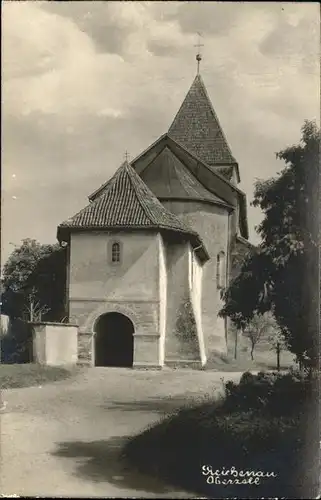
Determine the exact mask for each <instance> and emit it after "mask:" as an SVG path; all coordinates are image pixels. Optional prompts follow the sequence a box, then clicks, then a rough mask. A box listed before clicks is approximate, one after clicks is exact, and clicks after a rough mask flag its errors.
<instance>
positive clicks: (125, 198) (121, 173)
mask: <svg viewBox="0 0 321 500" xmlns="http://www.w3.org/2000/svg"><path fill="white" fill-rule="evenodd" d="M90 229H91V230H98V229H144V230H146V229H157V230H160V231H162V230H165V231H175V232H178V233H180V234H184V235H186V236H187V237H188V238H189V239H190V241H191V243H192V245H193V247H194V248H196V247H199V248H200V250H201V253H200V256H201V257H202V258H203V259H205V260H207V259H208V254H207V251H206V249H205V247H204V245H203V243H202V241H201V239H200V237H199V235H198V234H197V233H196V232H194V231H193V230H192V229H191V228H190V227H189V226H187V225H186V224H184V223H183V222H182V221H181V220H180V219H179V218H178V217H177V216H176V215H174V214H172V213H171V212H170V211H169V210H167V209H166V208H165V207H164V206H163V205H162V204H161V202H160V201H159V200H158V199H157V198H156V196H155V195H154V194H153V193H152V192H151V191H150V189H149V188H148V187H147V186H146V184H145V183H144V181H143V180H142V179H141V178H140V177H139V175H138V174H137V173H136V172H135V170H134V169H133V168H132V167H131V166H130V165H129V164H128V162H127V161H125V162H124V163H123V164H122V165H121V166H120V167H119V169H118V170H117V171H116V173H115V174H114V176H113V177H112V178H111V179H110V181H109V183H108V184H107V185H106V186H105V188H104V192H103V193H102V194H101V195H100V196H98V197H97V198H96V199H95V200H94V201H93V202H92V203H90V204H89V205H87V206H86V207H85V208H83V209H82V210H81V211H80V212H78V213H77V214H76V215H74V216H73V217H71V218H70V219H68V220H66V221H65V222H63V223H62V224H60V225H59V226H58V234H57V237H58V240H64V239H65V240H67V238H68V234H69V233H70V231H72V230H90Z"/></svg>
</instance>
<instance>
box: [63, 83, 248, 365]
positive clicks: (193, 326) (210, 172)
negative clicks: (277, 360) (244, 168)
mask: <svg viewBox="0 0 321 500" xmlns="http://www.w3.org/2000/svg"><path fill="white" fill-rule="evenodd" d="M239 182H240V173H239V167H238V163H237V161H236V160H235V158H234V157H233V155H232V152H231V150H230V147H229V145H228V142H227V140H226V137H225V135H224V132H223V130H222V128H221V126H220V124H219V121H218V118H217V115H216V113H215V111H214V108H213V106H212V104H211V101H210V99H209V96H208V93H207V90H206V88H205V85H204V82H203V80H202V77H201V76H200V75H199V74H197V76H196V78H195V80H194V82H193V84H192V86H191V88H190V89H189V91H188V93H187V95H186V97H185V99H184V101H183V103H182V105H181V107H180V109H179V111H178V113H177V115H176V117H175V118H174V121H173V123H172V124H171V126H170V128H169V130H168V132H167V133H166V134H164V135H162V136H161V137H160V138H159V139H158V140H157V141H156V142H154V143H153V144H152V145H151V146H149V147H148V148H147V149H145V151H143V152H142V153H141V154H140V155H139V156H138V157H137V158H135V159H134V160H133V161H131V162H130V163H128V162H127V161H126V162H125V163H124V164H123V165H121V166H120V167H119V169H118V170H117V171H116V173H115V174H114V175H113V177H112V178H111V179H109V180H108V181H107V182H106V183H105V184H103V185H102V186H101V187H99V188H98V189H97V190H96V191H95V192H94V193H92V194H91V195H90V196H89V204H88V205H87V206H86V207H85V208H84V209H82V210H81V211H80V212H79V213H77V214H76V215H74V216H73V217H71V218H70V219H68V220H66V221H65V222H63V223H62V224H60V225H59V226H58V232H57V237H58V240H59V241H60V242H61V243H62V244H64V245H67V249H68V269H67V287H66V289H67V306H68V313H69V318H70V321H72V322H75V323H77V325H78V326H79V333H78V356H79V360H80V361H86V362H89V363H91V364H93V365H98V366H102V365H103V366H133V367H162V366H164V365H165V366H180V365H181V366H193V367H201V366H204V365H206V362H207V360H208V359H209V358H211V357H212V356H215V355H222V354H226V353H227V349H228V344H229V332H228V324H227V322H226V321H225V320H224V319H222V318H220V317H218V312H219V310H220V309H221V307H222V305H223V304H222V300H221V296H222V291H223V290H224V288H225V287H226V286H227V284H228V282H229V280H230V278H231V276H233V273H235V272H236V270H235V269H234V267H233V255H235V254H237V255H239V254H240V253H241V254H242V253H243V252H244V251H246V250H247V248H248V247H249V246H250V243H249V242H248V241H247V239H248V223H247V212H246V197H245V194H244V193H243V192H242V191H241V190H240V189H239V188H238V187H237V186H238V183H239Z"/></svg>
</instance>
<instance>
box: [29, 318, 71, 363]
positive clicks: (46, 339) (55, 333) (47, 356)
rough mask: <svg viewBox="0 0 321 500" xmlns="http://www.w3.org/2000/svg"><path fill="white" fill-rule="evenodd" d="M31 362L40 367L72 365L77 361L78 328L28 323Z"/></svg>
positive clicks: (60, 324)
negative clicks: (31, 334)
mask: <svg viewBox="0 0 321 500" xmlns="http://www.w3.org/2000/svg"><path fill="white" fill-rule="evenodd" d="M30 324H31V325H32V327H33V361H34V362H35V363H39V364H42V365H50V366H63V365H74V364H76V363H77V361H78V327H77V326H76V325H71V324H68V323H44V322H37V323H33V322H32V323H30Z"/></svg>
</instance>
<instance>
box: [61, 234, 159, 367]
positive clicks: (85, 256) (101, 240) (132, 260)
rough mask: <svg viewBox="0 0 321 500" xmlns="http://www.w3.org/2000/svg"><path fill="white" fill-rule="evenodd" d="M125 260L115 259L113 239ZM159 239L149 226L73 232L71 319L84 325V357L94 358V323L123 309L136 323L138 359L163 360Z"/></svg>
mask: <svg viewBox="0 0 321 500" xmlns="http://www.w3.org/2000/svg"><path fill="white" fill-rule="evenodd" d="M115 241H117V242H119V243H120V244H121V250H122V257H121V263H120V264H113V263H111V262H110V258H109V253H108V252H109V250H110V247H111V244H112V243H113V242H115ZM158 254H159V239H158V236H157V234H156V233H155V234H152V233H150V232H141V231H140V232H117V233H116V232H113V233H106V232H81V233H75V234H73V235H72V237H71V248H70V277H69V281H70V285H69V307H70V318H71V319H70V320H72V321H73V322H76V323H77V324H78V325H79V327H80V328H79V358H80V361H82V360H83V361H87V362H91V363H93V362H94V348H93V346H94V342H93V333H94V325H95V322H96V320H97V319H98V317H99V316H100V315H102V314H105V313H106V312H113V311H116V312H120V313H122V314H125V315H126V316H128V317H129V318H130V319H131V320H132V322H133V324H134V326H135V341H134V364H137V366H138V365H140V364H142V365H144V364H152V365H158V364H159V357H160V352H159V333H160V332H159V313H160V308H159V257H158Z"/></svg>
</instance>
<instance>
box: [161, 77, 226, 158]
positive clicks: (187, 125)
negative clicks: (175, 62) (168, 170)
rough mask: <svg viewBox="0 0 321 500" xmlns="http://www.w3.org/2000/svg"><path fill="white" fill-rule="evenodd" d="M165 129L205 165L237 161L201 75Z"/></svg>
mask: <svg viewBox="0 0 321 500" xmlns="http://www.w3.org/2000/svg"><path fill="white" fill-rule="evenodd" d="M168 133H169V135H170V136H171V137H173V139H175V141H177V142H178V143H180V144H182V145H183V146H185V148H186V149H188V150H190V151H191V152H192V153H193V154H195V155H196V156H198V157H199V158H200V159H201V160H203V161H204V162H206V163H207V164H208V165H219V164H231V163H236V160H235V158H234V157H233V155H232V152H231V150H230V148H229V145H228V143H227V140H226V137H225V135H224V133H223V130H222V128H221V125H220V123H219V121H218V118H217V116H216V113H215V111H214V108H213V106H212V104H211V101H210V99H209V96H208V94H207V91H206V88H205V85H204V83H203V80H202V78H201V76H200V75H197V76H196V78H195V80H194V82H193V84H192V86H191V88H190V90H189V91H188V93H187V95H186V97H185V99H184V101H183V104H182V106H181V108H180V110H179V111H178V113H177V115H176V117H175V119H174V121H173V123H172V125H171V126H170V128H169V132H168Z"/></svg>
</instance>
